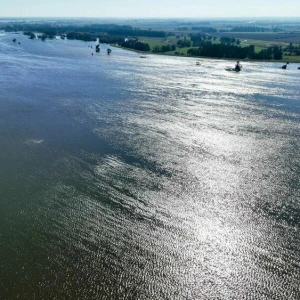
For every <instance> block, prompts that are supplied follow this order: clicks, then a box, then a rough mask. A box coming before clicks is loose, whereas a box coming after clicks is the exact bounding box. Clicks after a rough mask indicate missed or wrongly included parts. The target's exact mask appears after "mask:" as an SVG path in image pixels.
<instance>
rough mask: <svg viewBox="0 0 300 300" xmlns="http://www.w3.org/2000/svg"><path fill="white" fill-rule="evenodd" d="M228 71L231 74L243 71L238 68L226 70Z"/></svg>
mask: <svg viewBox="0 0 300 300" xmlns="http://www.w3.org/2000/svg"><path fill="white" fill-rule="evenodd" d="M225 70H226V71H230V72H240V71H241V70H239V69H236V68H226V69H225Z"/></svg>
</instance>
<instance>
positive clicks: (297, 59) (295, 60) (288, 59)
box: [110, 44, 300, 64]
mask: <svg viewBox="0 0 300 300" xmlns="http://www.w3.org/2000/svg"><path fill="white" fill-rule="evenodd" d="M110 46H111V47H115V48H120V49H124V50H127V51H132V52H136V53H140V54H145V55H150V54H151V55H161V56H172V57H188V58H196V59H197V58H199V59H216V60H228V61H237V60H239V61H245V62H246V61H247V62H250V61H252V62H272V63H274V62H279V63H285V62H288V63H297V64H300V56H288V57H287V56H285V57H284V59H281V60H274V59H271V60H270V59H266V60H264V59H239V58H216V57H208V56H192V55H185V54H181V55H178V54H169V53H157V52H145V51H138V50H135V49H132V48H125V47H121V46H118V45H115V44H111V45H110Z"/></svg>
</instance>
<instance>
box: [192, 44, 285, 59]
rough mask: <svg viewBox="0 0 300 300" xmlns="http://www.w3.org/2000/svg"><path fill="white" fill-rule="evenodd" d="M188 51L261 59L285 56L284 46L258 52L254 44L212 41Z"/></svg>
mask: <svg viewBox="0 0 300 300" xmlns="http://www.w3.org/2000/svg"><path fill="white" fill-rule="evenodd" d="M187 53H188V55H191V56H204V57H216V58H236V59H245V58H249V59H259V60H260V59H265V60H270V59H275V60H281V59H282V56H283V52H282V48H281V47H279V46H273V47H268V48H267V49H263V50H261V51H259V52H258V53H256V52H255V49H254V46H253V45H250V46H248V47H239V46H236V45H227V44H213V43H212V42H210V41H205V42H203V43H202V44H201V46H200V47H198V48H190V49H189V50H188V52H187Z"/></svg>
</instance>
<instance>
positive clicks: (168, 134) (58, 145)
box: [0, 34, 300, 300]
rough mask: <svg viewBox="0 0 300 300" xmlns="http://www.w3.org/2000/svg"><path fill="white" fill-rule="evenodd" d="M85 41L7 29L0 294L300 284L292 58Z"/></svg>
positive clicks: (179, 293)
mask: <svg viewBox="0 0 300 300" xmlns="http://www.w3.org/2000/svg"><path fill="white" fill-rule="evenodd" d="M13 38H16V39H17V41H20V42H21V44H18V43H13V42H12V39H13ZM88 45H89V43H84V42H81V41H68V40H53V41H48V40H47V41H45V42H42V41H40V40H29V39H27V37H25V36H23V35H13V34H0V88H1V91H0V299H1V300H11V299H26V300H27V299H272V300H273V299H279V300H282V299H300V236H299V229H300V179H299V178H300V150H299V149H300V140H299V135H300V131H299V129H300V93H299V81H300V71H299V70H297V67H298V66H297V65H296V64H290V65H289V66H288V69H287V70H282V69H281V68H280V66H281V64H280V63H263V62H262V63H254V62H244V63H243V70H242V72H240V73H235V72H227V71H225V68H226V67H227V66H228V65H229V66H230V65H233V64H234V62H229V61H221V60H218V61H217V60H200V63H201V66H196V60H199V59H194V58H181V57H165V56H154V55H148V56H147V58H146V59H141V58H140V55H139V54H137V53H134V52H128V51H124V50H122V49H117V48H112V54H111V55H107V54H106V49H107V47H108V46H107V45H101V52H100V53H99V54H94V55H93V56H92V55H91V52H92V50H91V49H90V48H89V47H88Z"/></svg>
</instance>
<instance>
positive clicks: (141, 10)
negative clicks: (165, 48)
mask: <svg viewBox="0 0 300 300" xmlns="http://www.w3.org/2000/svg"><path fill="white" fill-rule="evenodd" d="M0 17H99V18H106V17H118V18H131V17H135V18H172V17H176V18H178V17H181V18H215V17H216V18H219V17H221V18H222V17H251V18H252V17H300V1H299V0H284V1H283V0H147V1H146V0H122V1H121V0H106V1H104V0H0Z"/></svg>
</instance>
